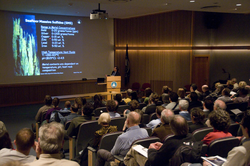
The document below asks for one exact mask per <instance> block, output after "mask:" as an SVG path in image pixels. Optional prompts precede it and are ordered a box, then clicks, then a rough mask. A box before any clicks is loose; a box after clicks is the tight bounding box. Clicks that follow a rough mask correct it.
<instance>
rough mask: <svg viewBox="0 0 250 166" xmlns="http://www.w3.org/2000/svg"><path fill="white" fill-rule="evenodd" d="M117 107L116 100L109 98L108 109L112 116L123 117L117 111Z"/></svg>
mask: <svg viewBox="0 0 250 166" xmlns="http://www.w3.org/2000/svg"><path fill="white" fill-rule="evenodd" d="M116 107H117V104H116V102H115V100H108V101H107V104H106V109H107V111H108V113H109V115H110V117H111V118H117V117H121V115H120V114H119V113H117V112H116Z"/></svg>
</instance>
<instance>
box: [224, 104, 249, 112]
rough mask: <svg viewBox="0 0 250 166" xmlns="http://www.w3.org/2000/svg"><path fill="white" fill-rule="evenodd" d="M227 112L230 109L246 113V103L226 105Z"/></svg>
mask: <svg viewBox="0 0 250 166" xmlns="http://www.w3.org/2000/svg"><path fill="white" fill-rule="evenodd" d="M226 105H227V109H226V110H227V112H230V110H232V109H237V108H238V109H239V110H241V111H243V112H244V111H246V110H247V106H248V102H241V103H227V104H226Z"/></svg>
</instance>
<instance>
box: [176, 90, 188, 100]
mask: <svg viewBox="0 0 250 166" xmlns="http://www.w3.org/2000/svg"><path fill="white" fill-rule="evenodd" d="M177 94H178V96H179V98H178V100H184V99H185V97H186V91H185V90H184V89H183V88H179V89H178V90H177Z"/></svg>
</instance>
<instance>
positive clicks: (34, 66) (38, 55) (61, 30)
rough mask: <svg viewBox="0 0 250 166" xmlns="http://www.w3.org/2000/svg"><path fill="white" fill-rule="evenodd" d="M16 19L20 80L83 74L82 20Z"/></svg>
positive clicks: (15, 51)
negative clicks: (21, 78) (29, 77)
mask: <svg viewBox="0 0 250 166" xmlns="http://www.w3.org/2000/svg"><path fill="white" fill-rule="evenodd" d="M12 19H13V41H12V49H13V58H14V61H15V62H14V63H15V66H14V71H13V72H14V73H15V75H16V76H34V75H36V76H37V75H61V74H65V73H67V74H80V73H82V71H81V69H80V67H79V66H81V64H80V63H81V61H82V58H81V56H80V55H79V53H80V52H82V51H79V49H81V46H78V47H80V48H77V47H76V46H77V44H78V43H79V42H80V43H82V42H81V38H80V35H81V33H80V30H79V26H81V20H80V19H78V20H77V21H75V22H74V21H72V20H54V19H52V20H49V19H44V18H39V17H36V16H35V15H13V16H12ZM72 41H73V42H76V43H72ZM77 42H78V43H77Z"/></svg>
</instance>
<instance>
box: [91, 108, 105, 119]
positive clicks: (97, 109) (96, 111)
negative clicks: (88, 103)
mask: <svg viewBox="0 0 250 166" xmlns="http://www.w3.org/2000/svg"><path fill="white" fill-rule="evenodd" d="M103 112H107V109H106V107H99V108H96V109H95V110H94V111H93V113H94V114H95V116H98V117H99V116H100V115H101V114H102V113H103Z"/></svg>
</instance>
